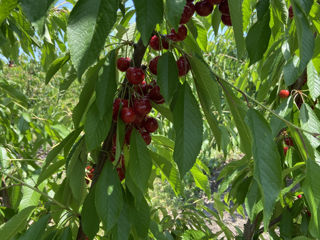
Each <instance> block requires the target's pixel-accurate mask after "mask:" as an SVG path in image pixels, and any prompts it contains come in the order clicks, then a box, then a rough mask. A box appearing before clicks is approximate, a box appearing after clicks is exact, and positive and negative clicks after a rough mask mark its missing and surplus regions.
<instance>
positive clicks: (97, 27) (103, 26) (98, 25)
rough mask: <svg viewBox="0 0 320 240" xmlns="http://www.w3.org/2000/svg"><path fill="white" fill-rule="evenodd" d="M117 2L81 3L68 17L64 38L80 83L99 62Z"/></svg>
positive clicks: (94, 1) (98, 0)
mask: <svg viewBox="0 0 320 240" xmlns="http://www.w3.org/2000/svg"><path fill="white" fill-rule="evenodd" d="M118 7H119V0H80V1H78V2H77V3H76V5H75V7H74V8H73V9H72V11H71V13H70V17H69V22H68V27H67V36H68V44H69V48H70V53H71V60H72V63H73V65H74V67H75V68H76V70H77V72H78V77H79V79H80V78H81V76H82V74H83V73H84V72H85V70H86V69H87V68H88V67H89V66H90V65H91V64H93V63H94V62H95V61H96V60H98V57H99V54H100V51H101V50H102V49H103V48H104V43H105V41H106V38H107V36H108V35H109V33H110V31H111V29H112V27H113V25H114V24H115V22H116V19H117V10H118Z"/></svg>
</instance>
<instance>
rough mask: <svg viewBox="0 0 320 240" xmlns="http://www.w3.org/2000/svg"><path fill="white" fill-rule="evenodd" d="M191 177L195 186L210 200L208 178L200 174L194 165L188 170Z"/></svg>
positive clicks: (199, 170)
mask: <svg viewBox="0 0 320 240" xmlns="http://www.w3.org/2000/svg"><path fill="white" fill-rule="evenodd" d="M190 172H191V174H192V177H193V179H194V181H195V183H196V186H197V187H198V188H200V189H201V190H203V191H204V192H205V193H206V195H207V196H208V198H211V192H210V191H211V189H210V185H209V180H208V177H207V176H206V175H205V174H204V173H203V172H202V170H201V169H200V168H199V167H198V165H194V166H193V167H192V168H191V170H190Z"/></svg>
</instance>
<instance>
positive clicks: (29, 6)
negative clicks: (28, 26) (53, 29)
mask: <svg viewBox="0 0 320 240" xmlns="http://www.w3.org/2000/svg"><path fill="white" fill-rule="evenodd" d="M20 2H21V3H20V4H21V7H22V10H23V13H24V14H25V15H26V16H27V18H28V19H29V20H30V22H33V23H34V22H37V21H39V20H41V18H43V17H45V15H46V13H47V11H48V9H49V7H50V6H51V4H52V3H53V2H54V0H41V1H33V0H21V1H20Z"/></svg>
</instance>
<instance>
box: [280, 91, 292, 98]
mask: <svg viewBox="0 0 320 240" xmlns="http://www.w3.org/2000/svg"><path fill="white" fill-rule="evenodd" d="M289 95H290V92H289V91H288V90H285V89H282V90H280V92H279V96H280V98H288V97H289Z"/></svg>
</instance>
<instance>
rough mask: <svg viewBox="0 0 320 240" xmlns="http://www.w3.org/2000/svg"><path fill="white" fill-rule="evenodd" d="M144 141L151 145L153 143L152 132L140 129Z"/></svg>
mask: <svg viewBox="0 0 320 240" xmlns="http://www.w3.org/2000/svg"><path fill="white" fill-rule="evenodd" d="M139 132H140V134H141V136H142V138H143V140H144V142H145V143H146V144H147V145H149V144H150V143H151V136H150V133H148V132H146V131H139Z"/></svg>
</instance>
